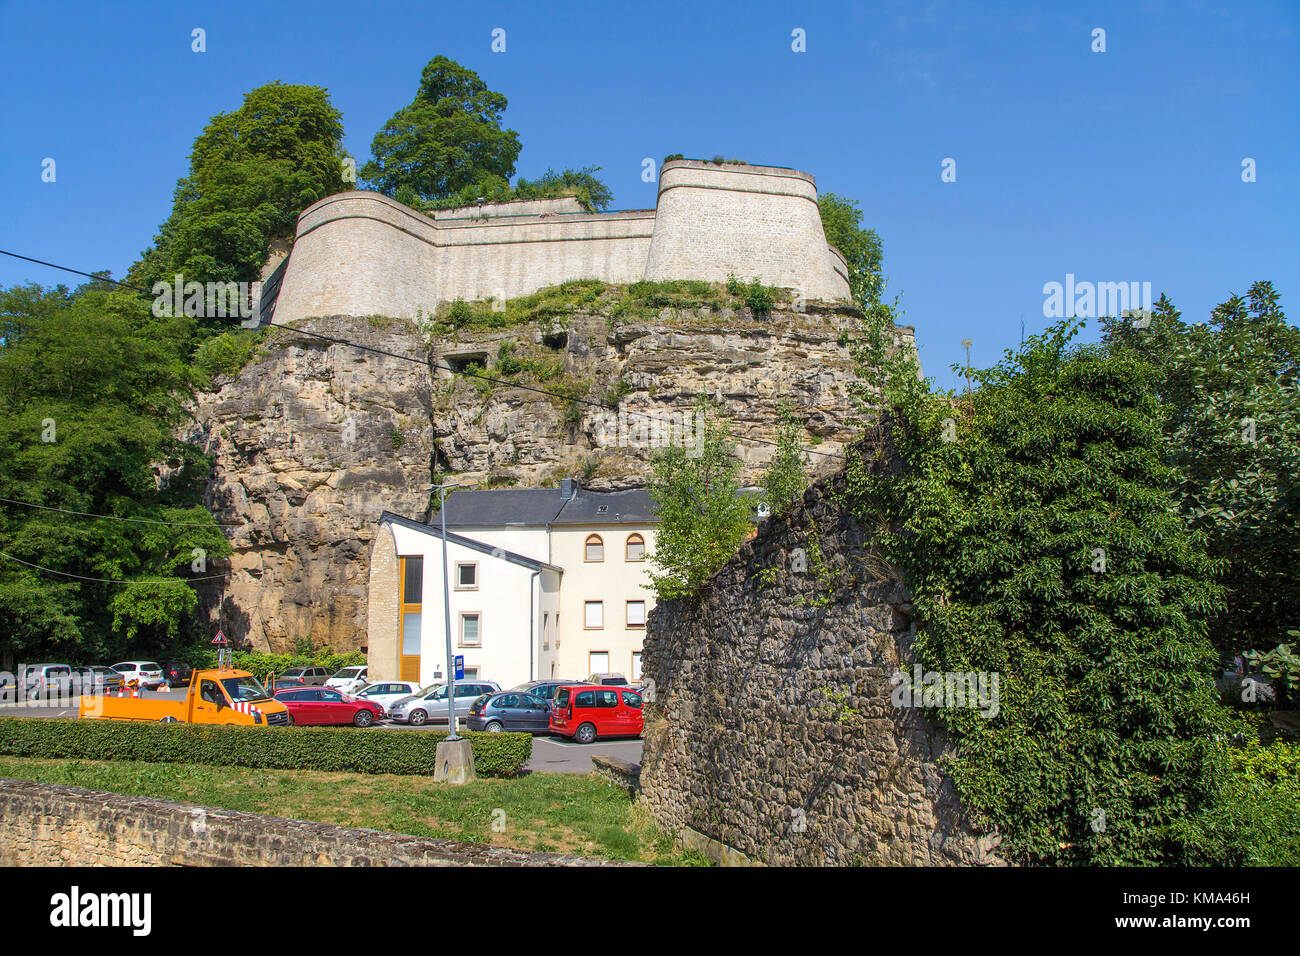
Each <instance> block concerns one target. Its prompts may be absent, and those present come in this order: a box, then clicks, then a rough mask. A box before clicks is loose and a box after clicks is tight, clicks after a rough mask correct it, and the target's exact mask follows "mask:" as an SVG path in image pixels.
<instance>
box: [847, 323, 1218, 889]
mask: <svg viewBox="0 0 1300 956" xmlns="http://www.w3.org/2000/svg"><path fill="white" fill-rule="evenodd" d="M1076 331H1077V328H1075V327H1072V326H1068V325H1065V324H1062V325H1059V326H1057V327H1055V328H1053V329H1050V330H1049V331H1048V332H1046V333H1044V334H1043V335H1041V336H1038V337H1036V338H1033V339H1031V340H1029V341H1028V342H1026V343H1025V345H1024V346H1023V347H1022V348H1021V350H1020V351H1019V352H1017V353H1014V354H1013V353H1010V352H1009V353H1007V355H1006V357H1005V359H1004V361H1003V362H1002V363H1000V364H999V365H998V366H996V367H995V368H992V369H987V370H984V371H974V372H972V376H973V378H974V380H975V381H976V382H977V383H978V385H979V387H978V389H977V390H976V391H975V392H974V393H973V394H972V395H971V396H970V397H969V398H968V399H962V400H960V401H958V400H957V399H956V398H955V396H952V395H946V394H938V395H933V394H930V393H929V392H927V391H926V390H924V389H922V388H919V387H917V386H916V385H915V382H916V379H915V374H914V373H913V374H912V375H911V379H910V382H908V381H907V374H906V370H902V375H903V379H904V381H903V382H901V383H899V384H898V385H896V386H894V387H891V388H889V389H887V390H886V391H887V392H888V393H889V394H891V395H892V396H895V397H896V398H897V399H898V400H899V401H900V404H899V406H898V407H897V409H896V411H895V413H894V416H895V417H894V419H893V425H892V427H891V429H890V433H891V436H892V439H893V441H894V443H895V446H896V447H897V449H898V451H899V453H900V455H901V457H902V460H903V462H904V465H905V470H904V472H903V474H902V475H901V476H891V475H886V474H883V473H876V472H873V471H872V470H871V468H870V467H869V466H868V465H867V463H864V462H862V461H861V460H857V461H855V462H854V463H853V464H852V465H851V468H850V478H851V488H852V495H853V500H854V501H856V502H857V505H858V507H859V508H860V509H861V512H862V514H863V515H864V517H870V518H871V519H872V520H873V521H879V522H887V523H893V530H892V531H890V532H889V533H887V534H886V536H885V538H884V542H883V544H884V548H885V550H886V553H887V554H888V555H889V557H890V559H891V561H892V562H893V563H894V564H895V565H896V566H897V567H898V568H899V569H900V570H901V571H902V572H903V574H904V575H905V579H906V580H907V581H908V584H909V587H910V588H911V590H912V594H913V599H914V603H915V610H914V620H915V622H916V625H917V628H918V632H917V638H916V642H915V645H914V648H913V652H914V655H915V662H916V663H919V664H920V665H921V667H922V669H923V671H926V672H937V673H939V674H949V673H954V672H955V673H970V672H976V673H984V674H987V675H997V677H998V680H999V685H998V688H997V691H998V695H999V707H998V710H997V713H996V714H995V715H992V716H989V715H987V714H986V713H985V712H983V711H981V710H978V709H972V708H964V707H940V708H937V709H935V710H934V711H933V715H934V716H935V718H936V719H938V720H939V721H940V722H942V723H943V724H944V725H945V726H946V727H947V729H948V731H949V733H950V734H951V736H952V740H953V743H954V745H955V747H954V751H953V754H952V755H951V756H950V757H949V758H947V759H946V764H947V767H948V769H949V770H950V772H951V773H952V776H953V780H954V782H955V783H956V785H957V788H958V790H959V791H960V792H961V794H962V796H963V799H964V802H965V804H966V806H967V807H968V808H969V810H970V811H971V812H972V814H973V815H974V818H975V820H976V821H977V823H978V824H980V825H983V826H986V827H989V828H996V829H997V830H998V831H999V832H1000V833H1001V834H1002V836H1003V837H1004V845H1003V846H1004V852H1007V853H1009V854H1010V855H1011V856H1012V857H1014V858H1017V859H1021V860H1025V861H1034V862H1066V863H1092V864H1129V863H1157V862H1170V861H1173V860H1178V859H1182V858H1183V857H1184V855H1185V852H1184V850H1183V849H1182V848H1181V847H1180V837H1179V835H1178V821H1179V820H1180V819H1181V818H1182V817H1183V816H1184V815H1186V814H1188V813H1192V812H1198V811H1200V810H1201V809H1203V808H1205V807H1208V806H1209V805H1210V804H1211V803H1212V802H1213V799H1214V786H1213V779H1214V775H1215V772H1216V767H1217V766H1218V765H1219V764H1218V761H1219V759H1220V756H1221V755H1220V753H1219V751H1218V750H1216V746H1217V745H1215V744H1214V742H1213V739H1212V738H1213V737H1214V736H1215V735H1216V734H1218V733H1220V732H1221V729H1222V715H1223V711H1222V709H1221V708H1220V707H1219V706H1218V703H1217V700H1216V697H1215V695H1214V691H1213V688H1212V685H1211V682H1210V677H1211V673H1212V671H1213V667H1214V664H1215V659H1214V653H1213V649H1212V646H1211V644H1210V642H1209V640H1208V638H1207V635H1206V618H1207V617H1208V616H1209V615H1211V614H1212V613H1213V612H1214V610H1215V609H1216V608H1217V607H1218V606H1220V604H1221V602H1222V598H1223V596H1222V591H1221V589H1220V588H1219V586H1218V585H1217V583H1216V577H1217V571H1218V569H1217V567H1216V562H1215V561H1214V560H1213V559H1212V558H1211V557H1210V556H1209V555H1207V553H1206V551H1205V536H1204V535H1203V534H1201V533H1199V532H1196V531H1189V530H1188V529H1187V528H1186V527H1185V526H1184V525H1183V523H1182V521H1181V520H1180V518H1179V516H1178V514H1177V513H1176V511H1175V510H1174V508H1173V497H1172V489H1173V487H1174V484H1175V482H1176V479H1177V475H1176V473H1175V471H1174V470H1173V469H1171V468H1170V467H1169V466H1168V465H1166V464H1165V462H1164V460H1163V457H1164V451H1165V440H1164V438H1163V436H1162V434H1161V432H1160V428H1159V404H1158V400H1157V396H1156V394H1155V390H1154V385H1155V376H1154V375H1153V370H1152V368H1151V366H1150V365H1148V364H1146V363H1143V362H1140V361H1138V360H1137V359H1135V358H1134V357H1133V356H1131V355H1116V354H1112V353H1110V352H1108V351H1107V350H1105V349H1104V348H1099V347H1071V346H1070V340H1071V338H1072V336H1073V335H1074V334H1075V332H1076ZM904 669H905V670H910V667H909V666H908V664H904ZM918 692H919V690H918Z"/></svg>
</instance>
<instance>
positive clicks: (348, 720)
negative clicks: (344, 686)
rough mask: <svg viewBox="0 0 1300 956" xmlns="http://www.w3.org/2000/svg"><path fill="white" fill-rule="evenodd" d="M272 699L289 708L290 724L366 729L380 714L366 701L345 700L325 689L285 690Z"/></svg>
mask: <svg viewBox="0 0 1300 956" xmlns="http://www.w3.org/2000/svg"><path fill="white" fill-rule="evenodd" d="M275 699H276V700H278V701H279V702H280V703H282V704H284V706H285V707H288V708H289V723H291V724H351V725H352V726H353V727H369V726H370V725H371V724H373V723H374V722H375V721H376V720H378V719H379V718H380V717H382V716H384V710H383V708H382V707H380V706H379V705H378V704H372V703H371V702H370V701H368V700H359V699H358V698H356V697H349V696H347V695H346V694H341V693H339V692H338V691H336V690H330V689H329V688H328V687H305V686H304V687H287V688H285V689H283V690H277V691H276V692H275Z"/></svg>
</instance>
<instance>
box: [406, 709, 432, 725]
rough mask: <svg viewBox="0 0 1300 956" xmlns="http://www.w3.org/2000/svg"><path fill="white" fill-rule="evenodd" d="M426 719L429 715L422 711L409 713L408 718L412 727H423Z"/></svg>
mask: <svg viewBox="0 0 1300 956" xmlns="http://www.w3.org/2000/svg"><path fill="white" fill-rule="evenodd" d="M428 719H429V715H428V714H426V713H425V712H424V711H422V710H413V711H411V716H410V718H409V720H410V721H411V726H412V727H423V726H424V724H425V722H426V721H427V720H428Z"/></svg>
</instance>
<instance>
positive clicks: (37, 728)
mask: <svg viewBox="0 0 1300 956" xmlns="http://www.w3.org/2000/svg"><path fill="white" fill-rule="evenodd" d="M446 736H447V735H446V733H441V732H438V731H419V732H416V733H410V732H404V731H385V730H356V729H354V728H351V727H217V726H212V725H208V724H163V723H153V722H145V721H140V722H136V721H118V720H46V719H43V718H22V717H0V754H4V755H6V756H11V757H43V758H54V759H81V760H149V761H154V762H157V763H199V764H212V765H214V766H221V767H257V768H263V769H268V770H323V771H327V772H335V773H337V772H346V773H393V774H402V775H420V776H431V775H432V774H433V771H434V766H435V754H436V751H437V745H438V741H440V740H442V739H443V738H444V737H446ZM463 736H464V737H467V738H468V739H469V741H470V747H471V748H472V749H473V751H474V769H475V771H476V772H477V773H478V774H479V775H480V776H484V777H516V776H518V775H519V772H520V770H522V769H523V766H524V764H526V763H527V762H528V758H529V757H531V756H532V753H533V738H532V736H531V735H530V734H518V733H504V734H490V733H466V734H463Z"/></svg>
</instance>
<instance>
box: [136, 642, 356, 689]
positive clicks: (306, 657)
mask: <svg viewBox="0 0 1300 956" xmlns="http://www.w3.org/2000/svg"><path fill="white" fill-rule="evenodd" d="M176 653H177V655H178V657H177V659H180V657H181V655H180V652H176ZM162 656H164V657H166V655H162ZM184 659H185V661H186V663H188V664H189V665H190V666H192V667H216V666H217V652H216V651H215V650H212V649H211V648H210V647H208V646H203V647H200V648H196V649H195V650H194V652H192V653H190V654H189V655H188V656H185V657H184ZM231 662H232V663H233V664H234V666H235V667H237V668H239V669H240V670H245V671H248V672H249V673H250V674H252V675H253V676H254V677H256V678H257V679H258V680H260V681H264V680H266V678H267V676H268V675H270V674H283V673H284V672H285V671H287V670H288V669H289V668H291V667H323V668H325V669H326V670H327V671H329V672H330V673H331V674H332V673H334V672H335V671H337V670H341V669H342V668H344V667H361V666H364V665H365V663H366V655H365V654H362V653H361V652H360V651H352V652H350V653H347V654H335V653H333V652H332V651H317V652H313V651H303V652H300V653H297V654H264V653H262V652H261V651H235V652H234V653H233V654H232V655H231Z"/></svg>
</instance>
